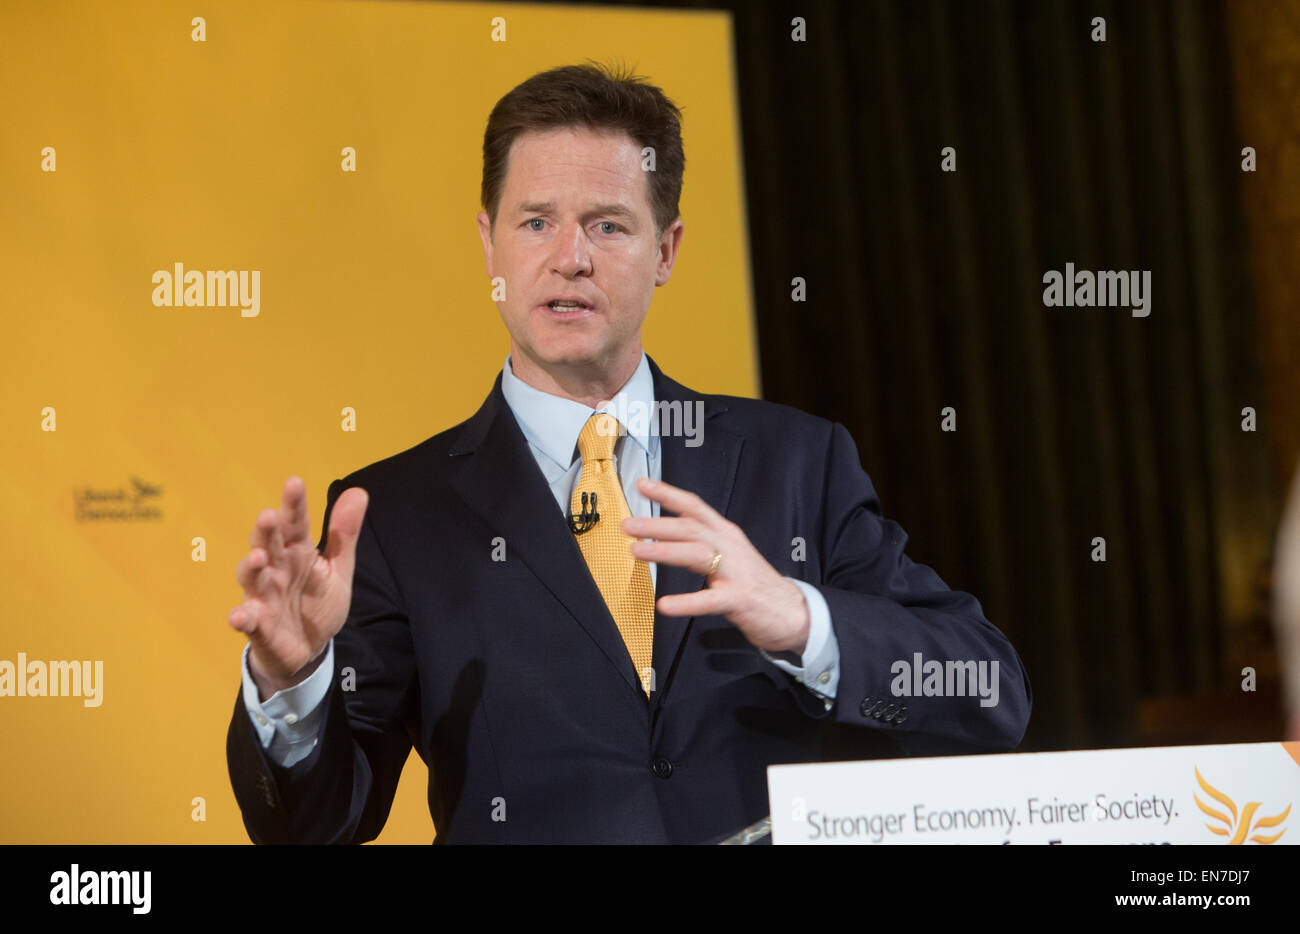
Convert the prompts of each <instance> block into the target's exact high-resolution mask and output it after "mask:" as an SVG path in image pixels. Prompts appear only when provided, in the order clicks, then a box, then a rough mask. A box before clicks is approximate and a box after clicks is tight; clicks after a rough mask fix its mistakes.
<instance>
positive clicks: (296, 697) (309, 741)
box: [240, 639, 334, 768]
mask: <svg viewBox="0 0 1300 934" xmlns="http://www.w3.org/2000/svg"><path fill="white" fill-rule="evenodd" d="M249 648H250V646H248V645H245V646H244V655H243V659H242V661H241V664H240V668H241V669H242V671H243V679H244V706H245V707H246V708H247V709H248V718H249V720H251V721H252V724H253V729H254V730H255V731H256V732H257V736H258V739H260V740H261V741H262V746H263V748H265V749H266V751H267V752H268V753H269V754H270V756H271V758H272V759H274V760H275V761H277V762H279V763H280V765H282V766H285V767H286V768H287V767H288V766H291V765H293V764H294V763H295V762H298V761H300V760H302V759H305V758H307V756H309V755H310V754H311V751H312V749H313V748H315V746H316V739H317V734H318V733H319V732H320V726H321V718H322V716H323V714H324V706H325V705H324V703H323V701H324V700H325V696H326V695H327V694H328V693H329V689H330V682H331V681H332V680H333V677H334V640H333V639H331V640H330V643H329V646H328V647H327V648H326V649H325V658H324V660H323V661H322V662H321V663H320V664H319V665H317V666H316V670H315V671H313V672H312V673H311V674H310V675H308V676H307V677H306V678H305V679H303V681H301V682H300V683H298V684H295V685H294V686H293V687H290V688H285V689H284V690H282V691H276V692H275V693H274V694H272V695H271V696H270V697H268V698H267V699H266V701H265V702H262V703H259V702H258V699H257V683H256V682H255V681H254V680H253V675H252V673H251V672H250V671H249V669H248V650H249Z"/></svg>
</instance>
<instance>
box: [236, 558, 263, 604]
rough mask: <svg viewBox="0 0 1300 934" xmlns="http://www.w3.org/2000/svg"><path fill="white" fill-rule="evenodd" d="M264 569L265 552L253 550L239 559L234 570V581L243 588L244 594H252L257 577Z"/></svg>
mask: <svg viewBox="0 0 1300 934" xmlns="http://www.w3.org/2000/svg"><path fill="white" fill-rule="evenodd" d="M264 567H266V551H265V550H264V549H262V548H254V549H253V550H252V551H250V552H249V553H248V554H246V555H244V557H243V558H241V559H240V561H239V564H238V566H237V567H236V568H235V580H236V581H238V582H239V586H240V587H243V588H244V593H247V594H252V593H254V592H255V589H256V587H257V577H258V575H259V574H260V573H261V572H262V568H264Z"/></svg>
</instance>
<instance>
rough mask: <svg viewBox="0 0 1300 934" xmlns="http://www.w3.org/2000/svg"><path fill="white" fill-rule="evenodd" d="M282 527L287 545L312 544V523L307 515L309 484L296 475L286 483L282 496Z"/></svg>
mask: <svg viewBox="0 0 1300 934" xmlns="http://www.w3.org/2000/svg"><path fill="white" fill-rule="evenodd" d="M281 503H282V504H283V505H282V506H281V508H280V513H281V516H282V519H281V523H280V524H281V527H282V529H283V531H284V543H285V545H298V544H301V543H304V542H306V543H307V544H311V521H310V519H309V518H308V515H307V484H305V483H303V480H302V477H299V476H298V475H297V474H294V475H293V476H292V477H290V478H289V479H288V480H286V481H285V482H284V493H283V495H282V496H281Z"/></svg>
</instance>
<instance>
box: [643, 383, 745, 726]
mask: <svg viewBox="0 0 1300 934" xmlns="http://www.w3.org/2000/svg"><path fill="white" fill-rule="evenodd" d="M650 370H651V373H653V375H654V381H655V399H656V400H658V401H661V402H669V403H672V402H680V403H681V405H682V408H683V411H685V407H686V406H688V405H690V406H695V405H696V403H700V402H702V403H703V404H704V419H703V421H702V422H699V423H696V424H697V425H698V429H699V431H700V434H699V439H698V440H699V441H700V444H699V445H698V446H695V447H688V446H687V444H686V442H687V441H688V440H694V439H688V438H686V437H685V436H684V434H683V433H677V434H675V435H664V436H661V437H660V439H659V443H660V445H661V447H660V456H661V466H662V472H663V480H664V482H665V483H671V484H672V485H673V486H675V487H680V488H681V489H683V490H689V491H691V492H692V493H696V494H698V495H699V496H700V498H702V499H703V500H704V501H705V502H706V503H708V504H709V505H710V506H712V507H713V508H714V509H716V510H717V511H718V512H719V513H721V514H722V515H724V516H725V515H726V514H727V506H728V504H729V503H730V501H731V490H732V486H733V485H734V484H735V482H736V466H737V464H738V463H739V460H740V449H741V447H742V445H743V442H744V439H743V438H742V437H741V436H739V435H736V434H733V433H732V432H730V431H727V430H726V429H725V428H723V427H722V426H721V424H720V423H719V422H720V420H719V419H718V418H717V416H719V415H721V414H722V413H723V412H725V411H727V408H726V406H725V405H724V404H722V403H721V402H720V401H719V400H717V399H715V398H712V397H709V396H704V395H701V394H700V393H695V392H692V391H691V390H689V389H687V388H686V387H684V386H682V385H680V384H679V383H676V382H674V381H672V380H670V379H669V378H668V377H666V376H664V375H663V373H662V372H661V371H660V370H659V367H658V366H656V365H655V362H654V360H651V361H650ZM670 515H671V513H670ZM656 578H657V579H656V582H655V583H656V586H655V599H656V601H657V600H658V598H659V597H662V596H665V595H666V594H679V593H694V592H695V591H697V590H701V589H703V588H704V586H705V584H704V576H703V575H701V574H696V573H694V572H692V571H689V570H686V569H685V568H679V567H673V566H671V565H667V564H660V565H659V567H658V570H657V571H656ZM693 622H694V617H681V616H664V615H663V614H662V613H660V612H659V610H658V608H657V607H656V609H655V630H654V670H655V676H656V684H655V687H656V691H655V693H654V694H653V695H652V696H651V704H652V706H658V705H660V704H662V703H663V701H664V698H665V697H666V696H667V693H668V690H669V688H670V686H671V683H672V676H673V673H674V671H675V670H676V667H677V659H678V655H679V653H680V652H681V648H682V645H683V643H684V641H685V639H686V635H687V633H688V632H689V631H690V627H691V624H692V623H693Z"/></svg>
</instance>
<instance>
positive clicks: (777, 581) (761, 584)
mask: <svg viewBox="0 0 1300 934" xmlns="http://www.w3.org/2000/svg"><path fill="white" fill-rule="evenodd" d="M637 489H638V490H640V491H641V494H642V495H643V496H645V497H646V498H648V499H651V500H653V501H654V502H656V503H658V504H659V506H660V513H661V514H660V517H659V518H658V519H642V518H638V517H632V518H629V519H624V520H623V531H624V532H626V533H627V534H628V535H631V536H633V537H634V538H651V539H655V541H651V542H642V541H637V542H633V543H632V555H633V557H636V558H641V559H642V560H644V561H653V562H656V563H658V564H670V565H672V566H674V567H679V568H686V569H687V570H690V571H694V572H695V573H696V574H708V571H709V567H710V565H712V564H713V557H714V555H721V556H722V559H721V561H719V562H718V565H717V568H716V569H715V570H714V572H713V573H712V574H709V575H708V578H707V585H708V586H706V587H705V589H703V590H698V591H696V592H695V593H683V594H669V595H667V596H664V597H660V598H659V600H658V602H657V606H658V607H659V612H661V613H663V614H664V615H665V616H723V617H726V619H727V620H729V621H730V622H731V623H732V625H734V626H735V627H736V628H737V629H739V630H740V631H741V633H742V634H743V635H744V636H745V638H746V639H748V640H749V641H750V642H751V643H753V644H754V645H755V646H757V647H758V648H760V649H762V650H764V651H765V652H794V653H795V654H796V655H802V654H803V650H804V648H805V647H806V646H807V644H808V626H809V615H808V604H807V602H806V601H805V600H804V597H803V594H802V593H801V592H800V590H799V588H798V587H796V586H795V585H794V584H792V583H791V582H790V581H788V580H786V579H785V578H784V577H782V576H781V575H780V574H778V573H777V570H776V568H774V567H772V565H770V564H768V563H767V560H766V559H765V558H764V557H763V556H762V555H761V554H759V553H758V549H756V548H755V547H754V546H753V545H752V544H750V541H749V538H748V537H747V536H746V535H745V533H744V531H743V530H742V529H741V528H740V526H738V525H736V523H734V522H732V521H731V520H729V519H726V518H724V517H723V516H722V515H720V514H719V513H718V512H717V510H715V509H714V508H713V507H712V506H710V505H709V504H708V503H706V502H705V501H704V500H702V499H701V498H700V497H699V496H697V495H696V494H694V493H691V492H689V491H687V490H683V489H680V488H678V487H675V486H673V485H672V484H670V483H664V482H663V481H654V480H650V479H648V478H646V477H642V478H640V479H638V480H637ZM663 510H668V511H671V512H674V513H676V516H672V517H669V516H664V515H662V512H663Z"/></svg>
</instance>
